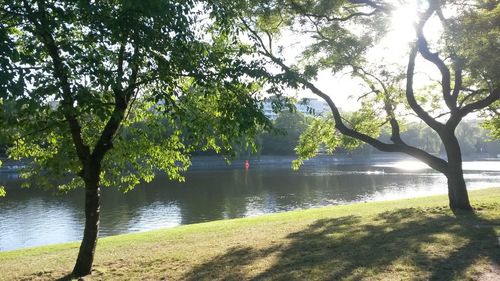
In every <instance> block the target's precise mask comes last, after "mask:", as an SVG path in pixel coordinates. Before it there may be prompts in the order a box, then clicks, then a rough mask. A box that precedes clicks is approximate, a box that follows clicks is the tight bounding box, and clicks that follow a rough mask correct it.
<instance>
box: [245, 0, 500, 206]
mask: <svg viewBox="0 0 500 281" xmlns="http://www.w3.org/2000/svg"><path fill="white" fill-rule="evenodd" d="M403 4H404V3H403ZM397 5H398V4H397V3H396V2H394V3H392V2H391V3H389V2H386V1H374V0H347V1H307V0H305V1H302V0H276V1H263V2H260V1H257V2H256V3H255V2H254V5H252V6H248V7H247V14H245V15H242V24H243V25H244V26H245V27H246V28H247V30H248V32H249V36H250V37H251V38H252V39H253V40H254V42H255V47H256V52H258V53H259V54H260V55H261V56H263V57H265V58H267V59H268V60H269V61H270V62H272V63H274V65H276V66H277V67H278V68H279V69H280V70H281V73H277V74H276V73H275V77H276V78H277V79H281V80H282V81H284V82H285V83H286V84H288V85H289V86H291V87H295V88H298V87H303V88H305V89H307V90H309V91H311V92H312V93H314V94H316V95H317V96H318V97H321V98H323V99H324V100H325V101H326V102H327V103H328V105H329V107H330V109H331V112H332V117H331V119H329V120H318V121H316V122H314V123H313V124H312V126H311V127H310V128H309V129H308V130H307V131H306V132H305V134H304V135H303V136H302V137H301V140H300V144H299V146H298V148H297V152H298V159H297V161H296V162H295V167H298V166H299V165H300V164H301V163H302V161H303V160H304V159H307V158H309V157H313V156H314V155H316V153H317V152H318V149H319V147H320V144H321V143H323V144H325V145H326V146H327V147H330V149H331V150H332V151H333V149H334V148H335V147H337V146H339V145H340V144H342V143H346V142H347V145H348V146H357V145H359V144H361V143H367V144H370V145H371V146H373V147H375V148H376V149H378V150H380V151H384V152H400V153H406V154H408V155H410V156H412V157H414V158H416V159H418V160H420V161H423V162H424V163H426V164H427V165H429V166H430V167H432V168H433V169H435V170H437V171H439V172H441V173H443V174H444V175H445V176H446V177H447V180H448V196H449V202H450V207H451V209H452V210H454V211H456V210H465V211H471V210H472V207H471V205H470V202H469V198H468V193H467V189H466V185H465V181H464V177H463V170H462V153H461V150H460V145H459V143H458V140H457V137H456V135H455V129H456V128H457V126H458V124H459V123H460V122H461V121H462V119H463V118H464V117H465V116H467V115H469V114H471V113H473V112H477V111H480V110H484V109H486V108H488V107H496V108H498V100H499V99H500V80H499V79H498V78H499V77H500V75H499V68H498V63H499V58H498V56H497V55H496V54H498V52H499V50H500V45H499V44H500V41H499V40H498V38H499V35H500V24H499V20H500V6H499V5H498V3H497V2H496V1H437V0H429V1H426V2H422V3H421V4H420V6H418V7H417V9H418V13H419V14H418V20H417V22H416V24H415V31H416V34H415V41H414V42H412V43H411V44H410V46H409V48H408V49H409V50H408V51H409V52H408V56H407V64H406V71H405V72H403V71H398V68H397V67H396V68H394V67H390V66H388V65H385V64H384V63H383V62H381V61H380V60H379V58H375V59H371V57H370V56H372V55H373V52H370V51H371V50H373V49H374V48H375V47H376V46H377V43H378V42H380V39H381V38H383V36H384V34H385V31H386V30H387V29H388V28H387V24H388V22H389V20H390V17H391V13H392V12H393V11H394V10H395V9H396V6H397ZM249 11H250V12H249ZM431 19H432V20H434V19H437V20H438V21H440V23H441V25H442V26H443V28H444V32H443V33H442V34H441V38H440V41H439V42H435V41H432V40H431V41H429V40H428V38H427V37H426V34H425V32H424V28H425V26H426V24H427V23H428V22H429V21H430V20H431ZM408 20H411V19H408ZM283 30H287V32H288V33H295V34H297V33H298V34H300V36H303V37H306V36H307V39H308V40H310V41H311V43H310V44H309V45H308V46H307V47H306V48H305V50H304V51H303V52H302V54H301V59H300V61H299V63H297V64H295V65H291V64H289V63H287V60H286V58H285V57H284V56H283V55H282V52H281V51H283V50H284V49H285V50H286V47H284V46H280V45H279V41H278V40H277V37H278V36H279V34H282V33H284V31H283ZM311 34H312V35H311ZM304 41H307V40H305V39H303V40H302V42H304ZM393 44H396V45H397V44H398V43H397V42H393ZM277 45H278V46H277ZM417 58H418V60H417ZM424 63H426V64H430V65H432V66H433V67H434V69H437V70H438V74H433V73H432V72H430V73H429V75H431V76H432V75H434V76H433V77H437V78H438V79H436V80H437V83H435V84H434V85H426V84H422V83H421V82H419V81H420V80H422V79H420V80H419V79H416V64H424ZM320 70H329V71H331V72H333V73H334V74H339V73H345V72H346V71H347V72H349V73H351V74H352V77H355V78H358V79H359V80H360V81H362V82H363V83H364V85H365V87H364V89H367V90H368V93H365V94H362V93H361V94H360V95H358V96H359V99H358V100H357V101H358V102H359V106H360V110H359V111H358V112H357V113H356V114H354V116H351V118H346V117H345V116H344V115H343V113H342V112H341V111H340V110H339V108H338V106H337V104H336V102H335V100H334V98H332V96H333V94H334V92H336V91H335V90H334V89H335V88H341V85H331V87H330V88H329V91H328V92H327V91H324V90H322V89H320V87H319V86H317V85H316V84H315V78H316V77H317V75H318V72H319V71H320ZM424 86H427V87H424ZM338 91H341V90H338ZM363 91H364V90H363ZM496 101H497V102H496ZM495 102H496V103H495ZM408 114H411V115H414V116H416V117H418V118H420V119H421V120H422V121H423V122H424V123H425V124H426V125H427V126H428V127H429V128H431V129H432V130H433V131H435V132H436V133H437V134H438V135H439V138H440V140H441V142H442V144H443V146H444V148H445V151H446V157H445V158H439V157H437V156H435V155H432V154H430V153H429V152H427V151H425V150H423V149H421V148H417V147H414V146H412V145H409V144H408V143H407V142H406V141H405V140H404V139H403V138H402V137H401V130H402V127H403V124H404V122H405V118H404V116H407V115H408ZM384 126H386V127H389V128H388V129H389V131H390V132H391V138H390V141H387V142H384V141H380V140H378V139H377V137H378V135H379V134H380V132H381V131H382V130H381V128H382V127H384Z"/></svg>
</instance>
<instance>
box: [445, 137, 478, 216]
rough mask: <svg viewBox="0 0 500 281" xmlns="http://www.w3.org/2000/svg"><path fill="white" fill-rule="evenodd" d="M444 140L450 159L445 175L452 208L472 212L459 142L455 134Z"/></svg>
mask: <svg viewBox="0 0 500 281" xmlns="http://www.w3.org/2000/svg"><path fill="white" fill-rule="evenodd" d="M442 139H443V143H444V147H445V149H446V154H447V157H448V167H447V169H446V173H445V175H446V178H447V179H448V198H449V200H450V208H451V209H452V210H453V211H459V210H460V211H472V206H471V205H470V202H469V194H468V193H467V187H466V185H465V180H464V171H463V170H462V152H461V151H460V145H459V143H458V140H457V138H456V137H455V135H454V134H453V133H451V134H447V135H446V136H445V137H444V138H442Z"/></svg>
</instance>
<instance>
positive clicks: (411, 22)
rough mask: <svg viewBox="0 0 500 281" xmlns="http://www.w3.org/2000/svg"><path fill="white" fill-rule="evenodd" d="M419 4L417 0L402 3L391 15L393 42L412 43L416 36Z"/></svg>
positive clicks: (390, 35)
mask: <svg viewBox="0 0 500 281" xmlns="http://www.w3.org/2000/svg"><path fill="white" fill-rule="evenodd" d="M417 19H418V15H417V4H416V1H411V2H410V3H402V5H401V6H399V7H398V8H396V10H394V11H393V12H392V15H391V25H390V31H389V32H390V34H389V37H391V39H392V40H390V41H392V42H393V43H395V44H398V45H399V44H404V45H406V44H407V43H410V42H411V41H413V39H414V38H415V36H416V35H415V24H416V22H417Z"/></svg>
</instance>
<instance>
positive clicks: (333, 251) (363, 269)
mask: <svg viewBox="0 0 500 281" xmlns="http://www.w3.org/2000/svg"><path fill="white" fill-rule="evenodd" d="M499 223H500V221H498V220H497V221H492V220H484V219H481V218H479V217H477V216H475V215H461V216H458V217H455V216H451V215H446V214H443V212H442V209H431V210H421V209H413V208H409V209H400V210H396V211H389V212H385V213H381V214H379V215H378V216H376V217H375V218H374V220H372V221H368V222H366V221H364V222H363V221H361V218H360V217H356V216H346V217H341V218H334V219H322V220H318V221H316V222H314V223H313V224H311V225H309V226H308V227H307V228H305V229H303V230H301V231H299V232H295V233H292V234H290V235H288V236H287V237H286V239H285V241H284V244H283V245H281V246H273V247H271V248H264V249H255V248H252V247H239V248H231V249H230V250H229V251H227V252H226V253H224V254H222V255H220V256H217V257H215V258H214V259H212V260H210V261H208V262H206V263H204V264H201V265H199V266H197V267H195V268H194V269H193V270H192V271H190V272H188V273H187V274H186V275H185V276H184V278H183V279H186V280H343V279H350V280H360V279H363V278H366V277H372V276H375V275H378V276H379V277H381V278H387V279H394V278H396V279H406V280H407V279H412V280H415V279H417V280H453V279H463V277H464V274H465V271H466V270H467V269H468V268H469V266H470V265H472V264H474V263H475V262H477V261H478V260H479V259H486V260H488V261H489V262H491V263H499V262H500V250H499V248H498V244H497V243H498V242H497V241H496V237H495V233H494V229H493V226H494V225H499ZM270 255H274V256H275V257H277V258H275V259H274V260H272V265H271V266H269V267H268V268H267V269H264V270H263V272H261V271H262V270H261V271H260V273H258V275H257V276H255V273H253V274H249V269H251V268H252V264H254V263H257V262H258V261H259V259H262V258H266V257H269V256H270ZM375 279H378V278H375Z"/></svg>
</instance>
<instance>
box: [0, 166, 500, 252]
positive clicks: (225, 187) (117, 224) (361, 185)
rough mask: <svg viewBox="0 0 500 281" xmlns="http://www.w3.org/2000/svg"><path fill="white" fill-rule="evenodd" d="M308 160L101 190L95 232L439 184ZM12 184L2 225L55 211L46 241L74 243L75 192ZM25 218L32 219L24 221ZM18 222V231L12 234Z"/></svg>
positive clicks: (429, 176) (0, 208)
mask: <svg viewBox="0 0 500 281" xmlns="http://www.w3.org/2000/svg"><path fill="white" fill-rule="evenodd" d="M315 163H316V162H314V161H312V162H311V163H310V164H306V165H305V166H304V167H302V168H301V169H300V170H299V171H298V172H294V171H292V170H291V169H290V166H289V165H285V166H280V167H278V168H276V167H275V166H267V167H266V166H260V167H259V166H257V165H251V167H250V169H249V171H248V172H245V170H244V168H237V169H214V170H207V169H204V170H194V171H190V172H188V173H187V175H186V182H185V183H178V182H172V181H169V180H168V179H166V178H165V177H158V178H157V179H156V180H155V181H154V182H152V183H150V184H147V185H141V186H139V187H137V188H136V189H134V190H132V191H130V192H129V193H127V194H121V193H120V192H117V191H116V190H113V189H103V196H102V200H103V201H104V203H103V207H102V216H101V235H104V236H107V235H113V234H119V233H125V232H129V231H136V230H144V229H152V228H158V227H166V226H171V225H175V224H188V223H197V222H202V221H211V220H218V219H227V218H237V217H244V216H247V215H252V214H260V213H267V212H276V211H285V210H290V209H296V208H308V207H311V206H320V205H325V204H336V203H347V202H353V201H359V200H368V199H370V198H373V197H377V198H380V196H385V195H386V194H389V195H391V194H395V195H397V194H401V193H405V192H406V193H407V194H408V195H411V194H409V193H408V190H416V189H418V188H423V189H425V188H427V189H432V188H433V187H435V186H436V185H439V184H442V183H443V180H444V178H443V177H439V176H437V174H435V173H428V172H427V171H424V174H420V173H418V172H402V171H401V170H397V169H395V168H387V167H385V168H383V170H384V173H367V172H372V171H375V172H377V171H379V172H380V171H381V170H382V168H380V167H375V166H373V165H370V164H366V165H343V164H342V165H329V166H321V165H315ZM495 179H498V173H491V177H490V178H489V179H488V178H487V177H484V176H481V178H477V179H471V181H476V182H478V181H482V182H487V181H492V182H493V181H494V180H495ZM18 184H19V182H17V185H18ZM15 185H16V182H8V184H7V185H6V187H7V192H8V196H7V197H6V198H4V199H2V203H1V204H0V213H2V214H3V215H4V217H5V214H7V210H11V211H9V212H10V213H9V214H10V216H11V217H12V218H13V219H12V220H10V221H11V223H9V222H8V221H6V220H2V222H0V224H2V228H5V229H12V230H13V231H14V232H17V233H21V232H22V231H24V230H26V231H32V232H42V233H43V227H38V226H36V225H40V224H42V226H43V224H45V222H44V216H43V214H42V213H43V212H45V211H48V212H49V211H54V210H59V211H61V210H62V211H61V212H62V215H60V216H59V218H60V219H59V220H58V221H57V222H54V223H56V224H57V225H60V226H61V227H62V228H66V230H65V231H61V235H59V236H54V238H52V239H53V240H52V242H65V241H74V240H78V239H79V238H80V232H79V231H80V230H81V228H80V225H81V224H80V223H81V222H83V214H82V212H81V211H80V210H82V209H83V200H81V197H79V196H81V193H82V192H83V191H82V190H75V191H72V192H70V193H69V194H68V195H64V196H54V195H53V194H52V193H50V192H43V191H40V190H37V189H29V190H27V189H21V188H20V187H18V186H15ZM423 191H424V192H425V190H423ZM422 194H423V193H422ZM33 200H35V201H36V202H38V203H36V204H35V203H34V202H35V201H33ZM20 206H29V210H28V209H23V211H22V213H20V211H19V210H20ZM41 206H43V208H41ZM30 213H33V214H34V215H32V216H30V217H29V218H28V216H29V215H28V214H30ZM37 218H39V220H37ZM155 224H157V225H156V226H155ZM21 225H22V226H23V229H19V227H20V226H21ZM19 237H21V238H22V236H19ZM26 237H28V234H26ZM54 239H60V240H54ZM25 242H26V241H24V242H23V243H25ZM5 243H7V242H5ZM19 247H20V246H19Z"/></svg>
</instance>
